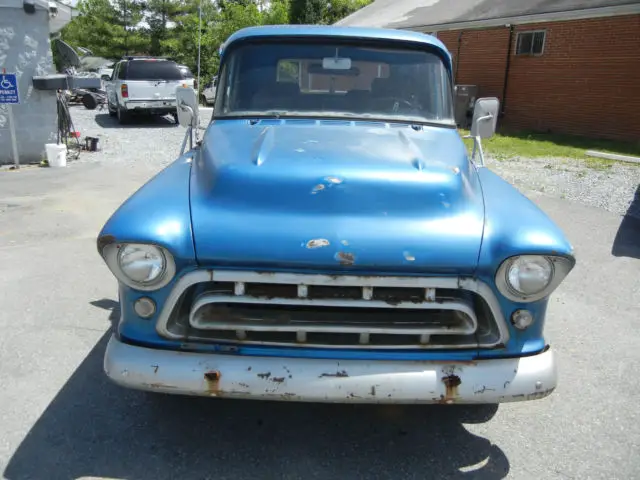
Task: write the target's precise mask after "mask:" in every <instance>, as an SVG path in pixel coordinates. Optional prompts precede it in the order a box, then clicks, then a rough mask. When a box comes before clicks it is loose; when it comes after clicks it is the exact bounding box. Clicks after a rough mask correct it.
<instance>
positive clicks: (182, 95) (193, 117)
mask: <svg viewBox="0 0 640 480" xmlns="http://www.w3.org/2000/svg"><path fill="white" fill-rule="evenodd" d="M176 104H177V107H178V123H179V124H180V125H182V126H183V127H191V128H198V98H197V96H196V91H195V90H194V89H193V88H191V87H189V86H186V85H185V86H182V85H180V86H178V87H176Z"/></svg>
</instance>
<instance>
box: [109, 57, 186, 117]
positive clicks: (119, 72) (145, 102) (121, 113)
mask: <svg viewBox="0 0 640 480" xmlns="http://www.w3.org/2000/svg"><path fill="white" fill-rule="evenodd" d="M179 85H189V86H190V87H191V88H193V86H194V85H193V78H184V75H183V74H182V72H181V71H180V68H179V66H178V64H177V63H175V62H173V61H171V60H166V59H163V58H153V57H125V58H124V59H122V60H120V61H119V62H117V63H116V64H115V66H114V69H113V74H112V75H111V79H110V80H109V82H107V85H106V87H107V88H106V90H107V106H108V109H109V114H110V115H113V116H116V115H117V117H118V121H119V122H120V123H125V122H126V121H127V120H129V118H130V117H131V115H132V114H137V113H140V114H147V115H166V114H168V113H170V114H171V115H173V117H174V120H175V121H176V123H177V109H176V87H177V86H179Z"/></svg>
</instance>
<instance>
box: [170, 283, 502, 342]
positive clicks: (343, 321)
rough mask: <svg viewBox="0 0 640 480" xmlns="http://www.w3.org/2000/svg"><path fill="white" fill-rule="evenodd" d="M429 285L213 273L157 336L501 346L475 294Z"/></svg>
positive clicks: (183, 298) (186, 295)
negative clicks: (163, 334) (162, 334)
mask: <svg viewBox="0 0 640 480" xmlns="http://www.w3.org/2000/svg"><path fill="white" fill-rule="evenodd" d="M451 280H453V281H454V282H455V279H451ZM387 282H388V283H389V284H386V283H387ZM421 283H423V284H424V285H426V286H423V285H421ZM431 283H433V281H432V279H416V278H408V279H403V278H400V277H391V278H390V277H356V276H336V277H328V276H321V275H296V274H271V273H264V274H263V273H258V272H231V271H222V272H213V273H212V275H211V280H210V281H204V282H197V283H195V284H193V285H190V286H188V287H187V288H185V290H184V292H183V293H182V294H181V295H180V297H179V300H178V301H177V302H176V306H175V308H174V309H173V312H172V314H171V315H170V318H168V321H167V323H166V326H165V327H164V333H165V334H168V335H169V336H172V337H174V338H187V339H188V340H189V341H202V342H217V343H233V344H253V345H279V346H290V347H291V346H300V347H302V346H304V347H323V348H327V347H329V348H331V347H334V348H405V349H406V348H420V349H425V348H477V347H479V346H482V347H491V346H495V345H497V344H498V343H500V342H501V341H503V340H504V339H503V331H501V329H500V325H499V323H498V322H497V321H496V318H495V316H494V315H493V313H492V311H491V308H490V307H489V305H488V304H487V302H486V301H485V300H484V299H483V297H482V296H481V295H480V294H478V293H477V292H474V291H472V290H467V289H463V288H450V286H451V287H455V284H451V285H448V284H449V283H451V282H450V281H449V280H446V281H444V282H443V283H444V284H446V285H445V286H444V287H442V288H440V287H437V286H431ZM436 283H437V282H436ZM160 333H163V329H162V328H161V329H160Z"/></svg>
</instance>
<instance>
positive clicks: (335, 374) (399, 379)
mask: <svg viewBox="0 0 640 480" xmlns="http://www.w3.org/2000/svg"><path fill="white" fill-rule="evenodd" d="M104 369H105V372H106V374H107V375H108V376H109V378H111V380H113V381H114V382H115V383H117V384H119V385H121V386H123V387H127V388H133V389H139V390H148V391H155V392H164V393H174V394H183V395H199V396H211V397H223V398H244V399H262V400H284V401H310V402H334V403H425V404H426V403H462V404H464V403H501V402H517V401H526V400H536V399H539V398H543V397H546V396H547V395H549V394H550V393H551V392H552V391H553V390H554V389H555V387H556V382H557V373H556V364H555V360H554V355H553V351H552V350H551V349H547V350H545V351H544V352H542V353H539V354H537V355H533V356H528V357H522V358H513V359H498V360H478V361H473V362H447V361H406V362H403V361H364V360H340V361H338V360H330V359H326V360H325V359H300V358H279V357H245V356H238V355H220V354H205V353H188V352H176V351H167V350H155V349H150V348H143V347H138V346H133V345H129V344H126V343H123V342H121V341H119V340H118V339H116V338H115V337H112V338H111V340H110V341H109V345H108V346H107V350H106V353H105V358H104Z"/></svg>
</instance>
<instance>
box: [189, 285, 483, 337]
mask: <svg viewBox="0 0 640 480" xmlns="http://www.w3.org/2000/svg"><path fill="white" fill-rule="evenodd" d="M214 303H244V304H247V303H250V304H257V305H305V306H318V307H347V308H349V307H353V308H379V309H388V310H392V309H401V310H402V309H411V310H452V311H457V312H461V313H463V314H465V315H466V316H467V317H468V318H469V320H470V322H468V323H469V326H468V327H467V328H448V329H444V328H433V327H431V328H428V327H427V328H418V327H416V328H405V327H401V326H394V324H389V326H387V327H368V326H362V327H355V326H351V325H336V324H333V325H331V324H319V323H316V324H313V323H309V324H307V325H305V326H304V327H303V326H300V325H286V324H282V323H276V322H271V323H269V322H264V323H262V324H261V325H257V324H255V323H249V322H237V321H233V322H229V321H219V322H215V323H214V322H209V321H206V320H204V319H202V317H198V313H199V311H200V310H201V309H202V308H203V307H206V306H207V305H211V304H214ZM189 323H190V324H191V326H192V327H194V328H198V329H200V330H237V329H241V330H246V331H253V332H269V331H273V332H297V331H298V330H304V331H306V332H309V333H310V332H326V333H360V332H362V331H363V330H365V331H366V332H368V333H383V334H390V335H393V334H397V335H404V334H409V335H410V334H417V335H420V334H430V335H437V334H441V335H470V334H473V333H475V331H476V328H477V326H478V319H477V318H476V314H475V312H474V311H473V308H472V307H471V306H470V305H469V304H468V302H463V301H447V302H442V303H430V302H423V303H412V302H400V303H398V304H394V305H389V304H388V303H387V302H384V301H381V300H347V299H332V298H322V299H317V300H316V299H312V298H272V299H269V298H267V297H249V296H231V295H218V294H215V293H205V294H203V295H200V296H199V297H198V299H197V300H196V301H195V302H194V303H193V306H192V307H191V311H190V313H189Z"/></svg>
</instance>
